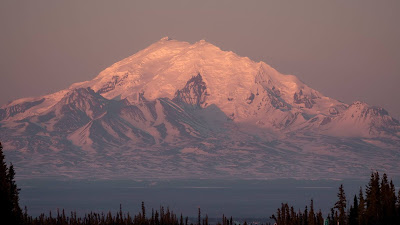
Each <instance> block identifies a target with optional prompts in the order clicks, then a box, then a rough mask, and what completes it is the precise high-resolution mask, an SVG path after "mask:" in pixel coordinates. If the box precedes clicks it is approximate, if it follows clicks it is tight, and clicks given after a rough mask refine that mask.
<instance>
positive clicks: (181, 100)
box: [0, 38, 400, 179]
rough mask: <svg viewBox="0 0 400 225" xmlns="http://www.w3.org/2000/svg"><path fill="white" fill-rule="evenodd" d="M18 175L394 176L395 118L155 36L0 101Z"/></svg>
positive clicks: (257, 66) (225, 55) (243, 61)
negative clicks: (68, 82)
mask: <svg viewBox="0 0 400 225" xmlns="http://www.w3.org/2000/svg"><path fill="white" fill-rule="evenodd" d="M0 140H1V141H2V142H3V145H4V146H5V149H6V150H7V151H6V154H7V155H8V157H10V158H9V159H10V160H11V161H13V163H15V164H17V166H16V168H19V170H20V171H18V174H19V175H20V176H21V177H30V178H32V177H48V176H57V177H60V176H61V177H64V176H65V177H71V178H89V177H90V178H99V179H102V178H151V179H153V178H168V179H169V178H218V179H221V178H227V179H230V178H237V179H240V178H246V179H248V178H254V179H269V178H305V179H316V178H346V177H358V176H360V175H363V174H369V172H370V170H371V169H379V170H380V171H382V170H383V171H384V172H387V173H388V174H390V175H392V177H395V176H400V171H398V169H397V165H398V161H399V160H400V152H399V147H400V124H399V122H398V121H397V120H395V119H394V118H392V117H391V116H390V115H389V114H388V113H387V111H385V110H384V109H382V108H378V107H373V106H369V105H368V104H366V103H362V102H355V103H353V104H350V105H347V104H345V103H341V102H339V101H337V100H334V99H331V98H329V97H326V96H324V95H322V94H321V93H320V92H318V91H316V90H314V89H312V88H310V87H308V86H307V85H305V84H304V83H302V82H301V81H300V80H299V79H297V78H296V77H295V76H292V75H283V74H280V73H279V72H278V71H276V70H275V69H273V68H271V67H270V66H268V65H267V64H265V63H264V62H258V63H256V62H253V61H251V60H250V59H249V58H246V57H240V56H238V55H236V54H234V53H232V52H226V51H222V50H221V49H219V48H218V47H216V46H214V45H212V44H210V43H207V42H205V41H199V42H197V43H195V44H189V43H186V42H179V41H175V40H169V39H166V38H164V39H161V40H160V41H158V42H156V43H154V44H153V45H151V46H149V47H148V48H146V49H144V50H142V51H140V52H138V53H136V54H134V55H132V56H130V57H128V58H126V59H124V60H122V61H120V62H117V63H115V64H114V65H112V66H111V67H109V68H107V69H105V70H104V71H102V72H101V73H100V74H99V75H98V76H97V77H95V78H94V79H93V80H91V81H85V82H81V83H76V84H73V85H72V86H71V87H70V88H68V89H66V90H62V91H59V92H57V93H54V94H50V95H46V96H41V97H37V98H26V99H19V100H16V101H14V102H11V103H10V104H7V105H4V106H2V107H1V108H0Z"/></svg>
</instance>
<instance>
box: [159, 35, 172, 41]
mask: <svg viewBox="0 0 400 225" xmlns="http://www.w3.org/2000/svg"><path fill="white" fill-rule="evenodd" d="M170 40H172V39H171V38H169V37H168V36H165V37H163V38H161V39H160V41H170Z"/></svg>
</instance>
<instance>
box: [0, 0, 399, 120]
mask: <svg viewBox="0 0 400 225" xmlns="http://www.w3.org/2000/svg"><path fill="white" fill-rule="evenodd" d="M399 12H400V1H398V0H382V1H373V0H353V1H345V0H337V1H317V0H313V1H311V0H307V1H306V0H301V1H286V0H282V1H276V0H274V1H266V0H264V1H261V0H260V1H232V0H229V1H228V0H221V1H205V0H202V1H194V0H186V1H184V0H181V1H168V0H164V1H151V0H150V1H124V0H121V1H99V0H97V1H41V0H39V1H12V0H0V78H1V79H0V84H1V86H0V105H3V104H5V103H7V102H8V101H9V100H14V99H17V98H21V97H28V96H38V95H43V94H48V93H52V92H55V91H58V90H61V89H64V88H66V87H68V86H69V85H71V84H72V83H75V82H80V81H85V80H89V79H92V78H94V77H95V76H96V75H97V74H98V73H99V72H100V71H101V70H103V69H105V68H106V67H108V66H110V65H111V64H113V63H114V62H117V61H119V60H121V59H123V58H125V57H127V56H129V55H132V54H134V53H136V52H137V51H139V50H141V49H143V48H146V47H147V46H148V45H150V44H151V43H153V42H155V41H157V40H159V39H160V38H162V37H164V36H169V37H171V38H173V39H177V40H181V41H188V42H196V41H198V40H200V39H205V40H206V41H208V42H211V43H213V44H215V45H217V46H218V47H220V48H221V49H223V50H231V51H234V52H236V53H237V54H239V55H241V56H248V57H249V58H251V59H253V60H255V61H260V60H261V61H265V62H266V63H267V64H270V65H271V66H272V67H274V68H276V69H277V70H278V71H280V72H282V73H285V74H294V75H296V76H297V77H299V78H300V79H301V80H302V81H304V82H305V83H306V84H308V85H309V86H311V87H312V88H314V89H317V90H318V91H320V92H322V93H323V94H325V95H327V96H329V97H333V98H336V99H338V100H341V101H343V102H346V103H351V102H353V101H355V100H362V101H365V102H367V103H369V104H371V105H377V106H382V107H384V108H385V109H387V110H388V111H389V113H391V114H392V115H393V116H395V117H396V118H400V104H399V97H400V87H399V86H400V28H399V27H400V25H399V21H400V13H399Z"/></svg>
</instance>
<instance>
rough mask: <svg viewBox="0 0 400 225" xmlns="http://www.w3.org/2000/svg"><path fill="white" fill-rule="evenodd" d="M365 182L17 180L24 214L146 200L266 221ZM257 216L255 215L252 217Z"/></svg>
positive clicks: (326, 203) (137, 204)
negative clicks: (284, 210)
mask: <svg viewBox="0 0 400 225" xmlns="http://www.w3.org/2000/svg"><path fill="white" fill-rule="evenodd" d="M367 182H368V180H362V181H360V180H342V181H332V180H318V181H303V180H267V181H259V180H248V181H243V180H241V181H231V180H228V181H221V180H174V181H130V180H100V181H87V180H64V181H60V180H43V179H41V180H38V179H36V180H19V181H17V184H18V185H19V187H20V188H21V189H22V191H21V194H20V199H21V200H20V204H21V206H25V205H26V206H27V207H28V213H29V214H30V215H33V216H37V215H39V214H40V213H48V212H49V211H50V210H51V211H52V212H53V213H54V212H55V211H56V210H57V208H59V209H65V210H66V212H68V214H69V212H70V211H75V210H76V211H77V213H78V214H84V213H86V212H90V211H95V212H106V211H109V210H111V211H112V212H116V211H118V210H119V205H120V204H121V205H122V209H123V211H124V212H128V211H129V212H130V213H131V214H135V213H137V212H139V210H141V202H142V201H144V202H145V206H146V209H147V212H148V215H150V214H151V208H155V209H159V207H160V205H162V206H164V207H169V208H170V209H171V210H173V211H174V212H175V213H177V214H178V215H180V213H183V215H184V216H189V217H196V216H197V213H198V208H199V207H200V208H201V213H202V215H203V216H205V214H208V216H209V217H210V218H221V217H222V214H225V216H233V218H234V219H235V218H236V219H238V218H259V219H260V220H262V221H265V219H266V218H269V217H270V216H271V215H272V214H273V213H275V212H276V209H277V208H278V207H280V205H281V203H286V202H288V203H289V204H290V205H293V206H294V207H295V209H296V210H298V209H299V208H301V209H302V210H303V209H304V206H305V205H309V204H310V200H311V199H313V200H314V208H315V209H321V210H322V212H323V215H324V217H325V216H327V214H328V213H329V210H330V208H331V207H333V205H334V203H335V202H336V200H337V199H336V194H337V192H338V187H339V186H340V184H344V188H345V192H346V195H347V197H348V201H349V203H350V202H352V199H353V196H354V194H356V193H358V191H359V188H360V186H362V187H363V189H365V185H366V184H367ZM254 220H256V219H254Z"/></svg>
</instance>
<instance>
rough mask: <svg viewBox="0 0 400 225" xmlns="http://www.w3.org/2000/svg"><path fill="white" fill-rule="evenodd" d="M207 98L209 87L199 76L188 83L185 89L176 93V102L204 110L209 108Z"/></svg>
mask: <svg viewBox="0 0 400 225" xmlns="http://www.w3.org/2000/svg"><path fill="white" fill-rule="evenodd" d="M207 96H208V93H207V86H206V84H205V83H204V81H203V78H202V77H201V75H200V74H197V75H196V76H194V77H192V78H191V79H190V80H188V81H187V83H186V85H185V87H184V88H182V89H181V90H177V91H176V93H175V97H174V101H176V102H178V103H185V104H187V105H192V106H196V107H200V108H203V107H206V106H207V103H206V100H207Z"/></svg>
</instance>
